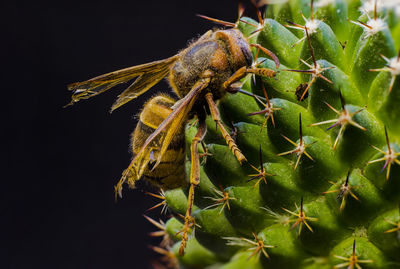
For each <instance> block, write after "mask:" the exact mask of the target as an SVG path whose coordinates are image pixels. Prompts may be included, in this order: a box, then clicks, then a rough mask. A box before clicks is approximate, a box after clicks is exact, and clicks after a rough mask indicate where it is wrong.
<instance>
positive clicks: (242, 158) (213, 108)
mask: <svg viewBox="0 0 400 269" xmlns="http://www.w3.org/2000/svg"><path fill="white" fill-rule="evenodd" d="M205 97H206V100H207V103H208V106H209V108H210V112H211V117H212V118H213V120H214V121H215V122H216V123H217V125H218V128H219V129H220V130H221V133H222V136H223V137H224V139H225V141H226V143H227V144H228V147H229V148H230V150H231V151H232V153H233V155H235V157H236V159H237V160H238V161H239V162H240V163H242V162H243V161H247V160H246V157H245V156H244V155H243V154H242V152H241V151H240V149H239V148H238V147H237V145H236V143H235V141H234V140H233V138H232V137H231V136H230V134H229V133H228V131H227V130H226V129H225V127H224V125H223V124H222V121H221V117H220V115H219V111H218V107H217V105H216V104H215V102H214V100H213V96H212V94H211V93H207V94H206V96H205Z"/></svg>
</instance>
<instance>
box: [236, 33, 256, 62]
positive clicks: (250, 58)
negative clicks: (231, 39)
mask: <svg viewBox="0 0 400 269" xmlns="http://www.w3.org/2000/svg"><path fill="white" fill-rule="evenodd" d="M239 46H240V50H241V51H242V53H243V56H244V58H245V60H246V64H247V66H250V65H251V64H252V63H253V55H252V54H251V50H250V46H249V44H248V43H247V42H246V41H245V40H244V39H240V41H239Z"/></svg>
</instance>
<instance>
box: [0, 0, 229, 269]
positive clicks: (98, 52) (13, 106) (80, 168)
mask: <svg viewBox="0 0 400 269" xmlns="http://www.w3.org/2000/svg"><path fill="white" fill-rule="evenodd" d="M1 13H2V15H1V17H2V20H3V23H2V27H1V28H2V29H3V31H5V33H3V34H2V38H1V40H2V41H1V43H2V46H5V47H3V49H2V55H3V57H2V58H3V61H2V65H3V68H5V69H6V71H5V72H2V75H3V79H2V82H1V85H2V86H1V91H2V100H3V102H2V103H3V104H4V103H5V105H2V110H3V112H2V116H3V117H4V118H5V124H4V121H3V124H2V127H3V128H2V129H3V132H2V133H3V134H6V136H7V137H6V138H5V139H3V141H2V142H3V143H2V145H3V146H2V147H3V150H2V152H4V151H5V152H6V154H4V155H6V156H5V157H6V158H5V160H4V161H3V163H5V164H6V167H7V169H6V171H5V173H4V170H3V173H2V177H1V178H2V179H1V181H2V182H1V188H0V189H1V197H0V201H1V204H0V214H1V215H0V216H1V217H0V220H1V223H2V224H1V225H2V227H3V228H2V229H1V233H2V236H1V239H0V241H1V242H2V243H3V244H4V246H3V247H2V249H1V254H0V256H3V255H4V256H3V257H2V258H1V260H0V264H2V265H3V266H1V267H2V268H150V265H149V264H150V261H151V260H154V259H156V258H157V257H158V256H157V255H156V254H155V253H153V252H152V251H151V250H150V249H149V248H148V247H147V246H148V245H149V244H156V243H157V242H158V241H157V240H152V239H151V238H150V237H149V236H148V233H149V232H150V231H154V230H155V227H153V226H152V225H151V224H150V223H148V222H147V221H146V220H145V219H144V218H143V217H142V214H144V213H146V212H145V211H146V209H147V208H149V207H151V206H152V205H154V204H155V203H156V202H158V201H157V200H156V199H153V198H151V197H149V196H147V195H145V194H144V193H143V191H141V189H147V190H148V189H150V188H149V186H144V187H141V188H139V189H136V190H134V191H127V190H125V192H124V197H123V199H121V200H119V201H118V202H117V203H115V202H114V196H113V195H114V193H113V186H114V185H115V184H116V182H117V181H118V179H119V177H120V175H121V172H122V171H123V169H125V168H126V167H127V165H128V164H129V161H130V154H129V152H128V144H129V135H130V132H131V131H132V130H133V128H134V126H135V122H136V121H135V115H136V114H137V113H138V112H139V109H140V107H141V105H142V104H143V102H144V101H145V100H146V99H147V98H148V97H149V96H151V95H152V94H154V93H155V92H157V91H168V85H167V83H166V82H164V81H163V82H162V83H159V85H157V86H156V87H154V88H155V89H153V90H152V91H151V93H149V94H145V95H144V96H143V97H141V98H139V99H138V100H136V101H135V102H132V103H130V104H128V105H125V106H123V107H122V108H120V109H118V110H117V111H115V112H114V113H113V114H111V115H110V114H109V112H108V111H109V108H110V106H111V105H112V103H113V100H114V99H115V97H116V95H117V94H118V93H119V92H120V90H122V89H123V87H118V89H114V90H112V91H110V92H107V93H104V94H101V95H99V96H97V97H95V98H93V99H90V100H85V101H81V102H79V103H78V104H76V105H74V106H72V107H69V108H66V109H63V108H62V106H63V105H65V104H66V103H68V102H69V100H70V92H68V91H67V88H66V85H67V84H69V83H72V82H76V81H82V80H86V79H89V78H92V77H94V76H97V75H100V74H103V73H107V72H110V71H114V70H117V69H121V68H124V67H128V66H132V65H137V64H141V63H145V62H150V61H154V60H159V59H164V58H167V57H169V56H172V55H174V54H176V53H177V52H178V51H179V50H180V49H182V48H184V47H185V46H186V44H187V41H188V40H190V39H192V38H195V37H197V36H198V35H199V34H202V33H204V32H205V31H206V30H208V29H210V28H212V27H214V25H213V24H211V23H209V22H206V21H204V20H202V19H200V18H198V17H196V16H195V14H197V13H199V14H205V15H209V16H212V17H217V18H221V19H225V20H228V21H234V20H235V19H236V16H237V1H234V0H202V1H166V0H157V1H155V0H153V1H134V0H131V1H118V2H116V1H111V0H108V1H100V0H97V1H74V0H73V1H66V2H60V1H51V2H50V1H48V2H47V1H46V2H43V1H25V2H24V1H22V2H21V1H9V2H6V3H3V4H2V11H1ZM4 75H5V76H4ZM4 101H5V102H4ZM4 148H5V150H4ZM4 155H3V156H4ZM142 185H146V184H142ZM159 212H160V211H159V210H155V211H153V212H150V213H146V214H149V215H150V216H153V217H154V218H158V215H159Z"/></svg>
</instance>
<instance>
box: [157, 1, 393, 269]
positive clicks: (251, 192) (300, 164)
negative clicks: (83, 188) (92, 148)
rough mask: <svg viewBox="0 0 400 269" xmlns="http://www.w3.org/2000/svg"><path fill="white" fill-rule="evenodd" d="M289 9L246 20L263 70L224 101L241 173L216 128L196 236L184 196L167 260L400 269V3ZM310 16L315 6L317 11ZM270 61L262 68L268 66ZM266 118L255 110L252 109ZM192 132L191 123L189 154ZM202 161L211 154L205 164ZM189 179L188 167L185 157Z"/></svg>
mask: <svg viewBox="0 0 400 269" xmlns="http://www.w3.org/2000/svg"><path fill="white" fill-rule="evenodd" d="M395 2H396V1H394V0H392V1H384V0H378V1H377V2H376V4H375V1H367V2H360V1H359V0H320V1H315V2H314V3H312V4H310V1H309V0H289V1H287V2H285V3H280V4H274V5H269V6H267V8H266V9H265V13H264V14H263V16H261V17H262V19H261V18H260V19H259V21H256V20H253V19H251V18H247V17H242V18H241V19H240V21H238V23H237V24H236V25H237V27H238V28H239V29H240V30H241V31H242V32H243V33H244V34H245V35H246V36H247V37H248V39H249V41H250V43H257V44H260V45H262V46H263V47H265V48H268V49H269V50H271V51H272V52H273V53H275V54H276V55H277V57H278V58H279V60H280V62H281V65H280V67H279V69H276V67H275V63H274V62H273V61H272V60H270V59H269V58H268V57H267V56H266V55H265V54H264V53H263V52H262V51H258V50H257V48H256V47H255V48H253V57H254V58H256V63H257V65H258V66H259V67H266V68H271V69H274V70H277V71H278V74H277V76H276V77H275V78H267V77H253V76H250V75H249V76H248V77H246V78H245V79H243V80H242V82H243V86H242V89H243V90H245V91H247V92H250V93H253V94H254V95H256V97H254V96H248V95H245V94H240V93H237V94H228V95H227V96H226V97H225V98H224V99H223V100H221V102H220V103H219V107H220V111H221V116H222V117H223V119H224V124H225V126H227V127H228V128H229V129H230V131H231V136H232V137H234V138H235V139H236V143H237V145H238V147H239V148H240V149H241V150H242V152H243V153H244V155H245V156H246V158H247V160H248V162H247V163H244V164H242V165H240V164H239V162H238V161H237V160H236V159H235V157H234V156H233V155H232V153H231V152H230V150H229V148H228V147H227V146H226V143H225V141H224V140H223V138H222V137H221V135H220V133H219V132H218V131H217V130H216V127H215V123H214V122H213V121H212V119H207V125H208V133H207V136H206V138H205V144H206V147H207V152H204V151H203V148H202V147H200V150H201V152H200V154H201V156H202V168H201V182H200V185H199V186H198V187H197V188H196V191H195V207H194V208H193V216H194V218H195V222H196V226H195V228H194V229H193V231H192V233H191V235H190V237H189V241H188V244H187V247H186V249H185V255H184V256H180V255H179V254H178V248H179V243H180V235H179V234H177V233H178V232H179V231H180V230H181V229H182V218H181V217H179V216H180V215H184V214H185V212H186V207H187V205H186V204H187V189H174V190H168V191H166V192H165V193H163V195H164V198H163V199H165V201H166V205H167V207H168V210H169V212H170V213H172V215H173V216H174V217H172V218H170V219H169V220H168V221H167V222H166V223H165V224H163V223H162V224H158V226H159V228H162V230H163V232H160V233H159V234H162V235H164V240H163V243H162V244H161V245H160V247H155V248H154V249H155V250H156V251H157V252H160V253H162V254H164V255H165V257H163V258H162V259H164V262H165V263H166V265H168V266H171V267H179V268H208V269H212V268H223V269H228V268H229V269H236V268H238V269H239V268H256V269H258V268H260V269H261V268H282V269H283V268H304V269H312V268H315V269H316V268H319V269H321V268H322V269H324V268H400V216H399V211H400V209H399V207H400V59H399V58H400V54H399V48H400V3H399V2H397V3H395ZM311 6H312V8H311ZM264 57H265V58H264ZM255 112H258V113H255ZM195 133H196V124H191V125H188V126H187V127H186V140H187V143H188V145H190V143H191V139H192V137H193V136H194V134H195ZM202 153H203V154H202ZM186 168H187V171H188V173H189V171H190V161H189V160H188V161H187V167H186Z"/></svg>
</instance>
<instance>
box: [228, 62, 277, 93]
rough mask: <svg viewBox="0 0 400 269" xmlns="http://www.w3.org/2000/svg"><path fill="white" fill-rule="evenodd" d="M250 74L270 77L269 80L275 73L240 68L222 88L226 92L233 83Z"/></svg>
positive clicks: (263, 69) (267, 70)
mask: <svg viewBox="0 0 400 269" xmlns="http://www.w3.org/2000/svg"><path fill="white" fill-rule="evenodd" d="M250 73H251V74H255V75H258V76H263V77H271V78H272V77H275V75H276V71H274V70H272V69H269V68H258V67H246V66H243V67H242V68H240V69H239V70H237V71H236V72H235V73H233V75H232V76H231V77H230V78H228V79H227V80H226V81H225V82H224V83H223V84H222V88H224V89H226V90H228V89H229V88H230V86H231V85H232V84H233V83H235V82H237V81H238V80H240V79H242V78H244V77H245V76H246V75H247V74H250ZM228 91H229V90H228Z"/></svg>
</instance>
